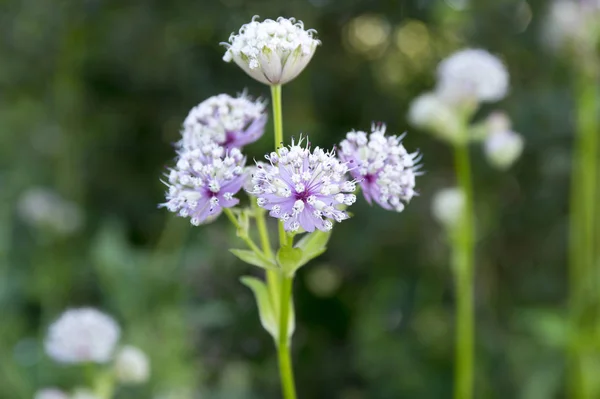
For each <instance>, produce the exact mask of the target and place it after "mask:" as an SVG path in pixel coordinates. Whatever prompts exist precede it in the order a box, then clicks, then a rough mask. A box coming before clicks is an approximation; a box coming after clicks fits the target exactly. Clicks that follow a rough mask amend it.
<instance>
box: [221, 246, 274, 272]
mask: <svg viewBox="0 0 600 399" xmlns="http://www.w3.org/2000/svg"><path fill="white" fill-rule="evenodd" d="M229 252H231V253H232V254H234V255H235V256H237V257H238V258H239V259H241V260H242V261H244V262H246V263H248V264H250V265H254V266H258V267H262V268H263V269H277V265H276V264H275V263H274V262H270V261H269V260H268V259H267V258H265V257H264V256H260V255H258V254H257V253H255V252H253V251H248V250H246V249H230V250H229Z"/></svg>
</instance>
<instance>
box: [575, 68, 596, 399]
mask: <svg viewBox="0 0 600 399" xmlns="http://www.w3.org/2000/svg"><path fill="white" fill-rule="evenodd" d="M597 80H598V79H597V76H596V74H595V72H593V71H590V70H586V69H583V70H581V71H578V73H577V81H576V83H575V96H576V101H577V129H576V130H577V132H576V137H575V144H574V150H573V164H572V165H573V166H572V177H571V199H570V202H571V209H570V226H569V290H570V294H569V296H570V298H569V301H570V319H571V326H572V328H573V331H574V339H573V342H571V345H570V347H569V354H568V355H569V363H570V365H569V367H568V370H569V371H570V375H569V381H568V385H569V394H570V397H572V398H575V399H577V398H588V397H591V396H593V392H591V389H592V386H591V384H593V382H592V381H590V377H591V376H587V377H586V367H585V363H586V356H585V354H586V353H589V352H590V350H589V348H584V347H582V345H581V342H582V338H583V337H586V336H588V335H589V333H590V331H589V330H588V331H586V330H587V327H586V326H585V325H584V321H585V319H586V314H588V313H587V310H588V309H590V306H598V305H600V304H599V303H598V298H597V292H598V272H597V271H596V268H595V267H594V263H595V255H596V254H595V251H596V250H597V249H596V248H595V247H596V245H595V240H597V238H595V237H594V234H595V231H594V229H595V226H594V224H595V223H597V222H599V220H598V216H597V215H596V209H595V207H596V200H597V198H596V195H597V194H596V190H597V173H598V166H599V164H600V162H598V156H599V150H598V134H599V131H598V130H599V126H598V117H597V109H598V101H599V100H598V95H597V90H598V88H597V87H598V86H597ZM598 319H599V317H597V318H596V324H598V323H599V322H600V320H598ZM588 327H589V326H588ZM595 327H596V326H595ZM583 342H587V339H585V340H583Z"/></svg>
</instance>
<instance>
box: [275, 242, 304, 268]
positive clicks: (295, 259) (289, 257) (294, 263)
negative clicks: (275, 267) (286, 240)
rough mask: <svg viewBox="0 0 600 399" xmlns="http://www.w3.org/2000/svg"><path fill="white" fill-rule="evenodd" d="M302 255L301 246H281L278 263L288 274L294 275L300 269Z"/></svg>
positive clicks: (278, 252)
mask: <svg viewBox="0 0 600 399" xmlns="http://www.w3.org/2000/svg"><path fill="white" fill-rule="evenodd" d="M302 256H303V253H302V250H301V249H299V248H292V247H281V248H280V249H279V251H277V263H278V264H279V266H281V268H282V269H283V271H284V272H285V273H286V274H288V275H292V274H293V273H294V271H296V269H298V267H299V266H298V264H299V263H300V261H301V260H302Z"/></svg>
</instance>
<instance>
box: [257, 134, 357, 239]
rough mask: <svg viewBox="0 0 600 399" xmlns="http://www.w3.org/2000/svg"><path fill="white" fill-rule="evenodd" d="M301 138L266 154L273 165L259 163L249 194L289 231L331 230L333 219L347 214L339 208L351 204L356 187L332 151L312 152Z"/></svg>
mask: <svg viewBox="0 0 600 399" xmlns="http://www.w3.org/2000/svg"><path fill="white" fill-rule="evenodd" d="M301 145H302V139H300V141H299V142H298V143H297V144H295V143H294V141H293V140H292V145H291V146H289V148H288V147H282V148H280V149H279V153H276V152H272V153H271V154H269V155H266V156H265V158H267V160H269V162H270V164H264V163H262V162H257V164H256V167H257V170H256V172H255V173H254V176H253V179H252V181H253V183H254V187H253V189H252V191H251V192H250V194H253V195H256V196H257V197H258V200H257V202H258V205H259V206H261V207H263V208H265V209H268V210H269V211H270V212H269V214H270V215H271V216H273V217H275V218H278V219H280V220H282V221H283V222H284V228H285V230H286V231H298V230H299V229H300V228H303V229H304V230H305V231H307V232H312V231H314V230H315V229H319V230H322V231H328V230H331V228H332V226H333V224H332V222H331V220H330V219H332V220H335V221H336V222H341V221H342V220H344V219H347V218H348V214H347V213H346V212H344V211H343V210H341V209H339V208H342V207H344V206H349V205H352V204H353V203H354V202H355V201H356V196H355V195H354V194H348V193H352V192H353V191H354V190H355V189H356V184H355V183H354V182H352V181H347V180H346V178H345V174H346V173H347V172H348V167H347V166H346V164H345V163H343V162H340V161H339V160H338V159H336V157H335V153H334V152H333V151H324V150H323V149H321V148H319V147H316V148H315V149H314V150H313V151H312V152H311V150H310V147H309V144H308V140H307V145H306V146H305V147H301Z"/></svg>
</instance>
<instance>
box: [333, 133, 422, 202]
mask: <svg viewBox="0 0 600 399" xmlns="http://www.w3.org/2000/svg"><path fill="white" fill-rule="evenodd" d="M371 130H372V132H371V134H369V135H367V133H365V132H361V131H358V132H350V133H348V134H347V135H346V139H345V140H344V141H342V142H341V144H340V151H339V157H340V159H341V160H342V161H344V162H346V163H347V165H348V167H349V169H350V173H351V174H352V176H353V177H354V178H355V179H356V180H357V181H358V182H359V183H360V186H361V188H362V191H363V195H364V196H365V199H366V200H367V201H368V202H369V204H370V203H371V202H372V201H375V202H377V203H378V204H379V205H380V206H381V207H382V208H384V209H388V210H395V211H396V212H402V210H403V209H404V203H408V202H409V201H410V200H411V198H412V197H414V196H415V195H416V192H415V176H417V175H418V174H419V172H418V169H419V166H418V165H416V162H418V158H419V154H418V153H417V152H414V153H412V154H409V153H408V152H407V151H406V149H405V148H404V146H403V145H402V136H400V137H398V136H387V137H386V136H385V125H384V124H379V125H375V124H374V125H373V126H372V128H371Z"/></svg>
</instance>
